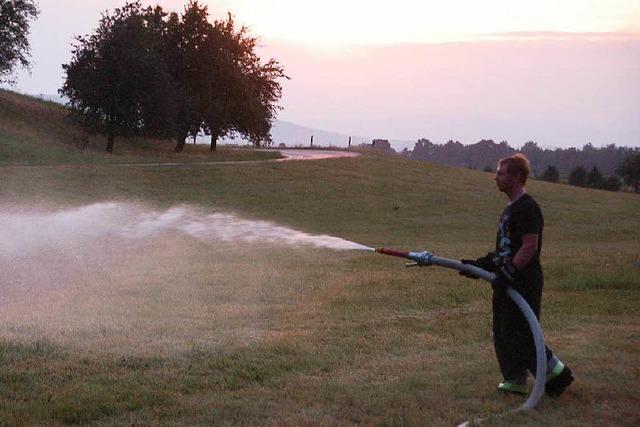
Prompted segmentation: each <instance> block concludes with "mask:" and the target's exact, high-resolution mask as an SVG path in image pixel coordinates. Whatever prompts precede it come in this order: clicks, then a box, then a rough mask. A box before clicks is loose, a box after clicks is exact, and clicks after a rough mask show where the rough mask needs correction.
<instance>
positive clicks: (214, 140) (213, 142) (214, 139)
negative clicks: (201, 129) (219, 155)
mask: <svg viewBox="0 0 640 427" xmlns="http://www.w3.org/2000/svg"><path fill="white" fill-rule="evenodd" d="M217 146H218V134H216V133H212V134H211V146H210V147H209V150H211V151H216V148H217Z"/></svg>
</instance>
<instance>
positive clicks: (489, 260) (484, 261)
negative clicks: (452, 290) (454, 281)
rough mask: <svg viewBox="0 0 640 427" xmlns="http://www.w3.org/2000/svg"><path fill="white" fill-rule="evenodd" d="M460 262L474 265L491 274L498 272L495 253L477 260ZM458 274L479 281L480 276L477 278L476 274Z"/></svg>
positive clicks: (464, 272) (462, 272)
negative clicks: (494, 258) (494, 260)
mask: <svg viewBox="0 0 640 427" xmlns="http://www.w3.org/2000/svg"><path fill="white" fill-rule="evenodd" d="M460 262H461V263H463V264H469V265H473V266H474V267H478V268H481V269H483V270H485V271H489V272H494V271H496V265H495V263H494V262H493V252H489V253H488V254H486V255H485V256H483V257H482V258H478V259H476V260H472V259H461V260H460ZM458 274H460V275H461V276H464V277H468V278H470V279H477V278H478V276H476V275H474V274H471V273H467V272H466V271H460V272H458Z"/></svg>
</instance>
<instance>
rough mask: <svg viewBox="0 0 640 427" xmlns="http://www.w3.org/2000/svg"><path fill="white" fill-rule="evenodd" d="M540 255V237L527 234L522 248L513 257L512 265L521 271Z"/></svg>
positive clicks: (524, 236) (523, 238)
mask: <svg viewBox="0 0 640 427" xmlns="http://www.w3.org/2000/svg"><path fill="white" fill-rule="evenodd" d="M537 253H538V235H537V234H525V235H523V236H522V246H520V249H518V252H516V254H515V255H514V256H513V259H512V260H511V263H512V264H513V265H514V267H515V268H517V269H518V270H521V269H523V268H525V267H526V266H527V265H529V263H530V262H531V260H532V259H533V258H534V257H535V256H536V254H537Z"/></svg>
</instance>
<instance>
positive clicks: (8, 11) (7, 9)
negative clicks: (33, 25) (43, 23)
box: [0, 0, 38, 83]
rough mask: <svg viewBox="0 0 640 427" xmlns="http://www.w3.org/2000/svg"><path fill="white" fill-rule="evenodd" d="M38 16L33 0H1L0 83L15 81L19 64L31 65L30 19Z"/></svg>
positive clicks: (23, 65)
mask: <svg viewBox="0 0 640 427" xmlns="http://www.w3.org/2000/svg"><path fill="white" fill-rule="evenodd" d="M37 16H38V7H37V5H36V3H35V2H34V1H33V0H0V83H3V82H7V83H13V82H14V80H13V79H12V74H13V71H14V70H15V68H16V67H17V66H22V67H28V66H29V38H28V37H29V21H30V20H31V19H32V18H36V17H37Z"/></svg>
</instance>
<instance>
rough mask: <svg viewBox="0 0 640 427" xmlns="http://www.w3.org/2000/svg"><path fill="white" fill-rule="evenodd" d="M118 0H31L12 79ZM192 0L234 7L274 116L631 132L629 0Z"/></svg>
mask: <svg viewBox="0 0 640 427" xmlns="http://www.w3.org/2000/svg"><path fill="white" fill-rule="evenodd" d="M123 3H124V1H115V0H40V1H39V4H40V9H41V14H40V17H39V18H38V20H37V21H35V22H34V23H33V25H32V35H31V43H32V59H33V62H34V66H33V70H32V74H31V75H28V74H27V73H24V72H21V73H20V74H19V75H20V79H19V82H18V85H17V86H16V87H14V89H15V90H19V91H21V92H26V93H31V94H40V93H44V94H53V93H55V92H56V91H57V89H58V88H59V87H60V86H61V84H62V78H63V75H62V70H61V67H60V65H61V64H62V63H64V62H67V61H68V60H69V58H70V44H71V41H72V38H73V36H74V35H79V34H86V33H89V32H91V31H92V30H93V28H95V26H96V24H97V22H98V19H99V16H100V13H101V12H102V11H105V10H110V9H113V8H114V7H119V6H122V5H123ZM143 3H144V4H149V3H150V2H146V1H144V2H143ZM154 3H155V2H154ZM158 3H160V4H161V5H163V6H164V7H165V8H168V9H173V10H176V9H178V10H181V9H182V8H183V6H184V4H185V1H178V0H162V1H159V2H158ZM203 3H206V4H208V5H209V7H210V11H211V12H212V15H213V16H214V17H215V18H223V17H224V14H226V12H227V11H230V12H231V13H233V14H234V16H235V18H236V21H238V22H239V23H243V24H245V25H247V26H248V27H249V28H250V29H251V32H252V34H253V35H256V36H259V37H260V40H261V45H262V47H261V54H262V55H264V56H265V58H266V57H275V58H277V59H278V60H279V61H280V62H281V63H282V65H283V66H284V68H285V71H286V72H287V74H288V75H290V76H291V77H292V79H291V81H288V82H286V83H285V84H284V89H285V92H284V96H283V98H282V101H281V103H280V104H281V105H282V106H283V107H284V110H283V111H282V112H281V113H280V116H279V118H280V119H282V120H287V121H291V122H295V123H297V124H300V125H303V126H309V127H314V128H319V129H323V130H327V131H333V132H340V133H343V134H351V135H358V136H366V137H378V138H389V139H401V140H407V141H414V142H415V140H417V139H418V138H421V137H424V138H429V139H431V140H432V141H435V142H446V140H448V139H454V140H460V141H461V142H463V143H465V144H468V143H474V142H477V141H478V140H479V139H482V138H487V139H494V140H496V141H500V140H503V139H504V140H508V141H509V142H510V143H511V144H512V145H514V146H520V145H522V144H523V143H524V142H526V141H528V140H535V141H537V142H538V143H539V144H540V145H542V146H545V147H558V146H582V145H584V144H585V143H587V142H592V143H593V144H594V145H596V146H599V145H604V144H609V143H616V144H618V145H630V146H640V120H638V110H639V108H640V78H639V76H640V0H634V1H631V0H611V1H604V0H601V1H595V0H563V1H552V0H537V1H535V2H533V1H514V0H485V1H482V2H478V1H462V0H448V1H446V2H443V1H424V0H423V1H410V0H395V1H376V0H369V1H365V0H341V1H338V0H324V1H309V2H307V1H302V0H219V1H215V0H209V1H205V2H203Z"/></svg>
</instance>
